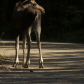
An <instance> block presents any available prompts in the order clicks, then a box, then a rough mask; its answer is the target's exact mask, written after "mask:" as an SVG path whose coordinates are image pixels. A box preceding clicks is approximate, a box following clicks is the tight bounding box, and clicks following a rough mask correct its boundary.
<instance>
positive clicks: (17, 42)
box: [13, 35, 19, 67]
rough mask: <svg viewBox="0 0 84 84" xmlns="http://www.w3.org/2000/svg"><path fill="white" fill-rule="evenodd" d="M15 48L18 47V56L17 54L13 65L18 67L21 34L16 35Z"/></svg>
mask: <svg viewBox="0 0 84 84" xmlns="http://www.w3.org/2000/svg"><path fill="white" fill-rule="evenodd" d="M15 49H16V56H15V62H14V64H13V67H16V66H17V65H18V63H19V59H18V50H19V35H17V37H16V45H15Z"/></svg>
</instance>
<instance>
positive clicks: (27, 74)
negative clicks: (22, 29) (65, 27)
mask: <svg viewBox="0 0 84 84" xmlns="http://www.w3.org/2000/svg"><path fill="white" fill-rule="evenodd" d="M41 43H42V55H43V59H44V68H43V69H39V68H38V67H39V51H38V48H37V44H36V42H32V46H31V52H30V60H31V64H30V66H29V68H22V61H23V51H22V41H20V49H19V61H20V63H19V65H18V67H17V68H14V67H12V65H13V62H14V58H15V41H5V40H4V41H1V42H0V54H1V55H3V56H5V60H6V61H5V62H3V66H7V67H8V69H10V71H3V72H2V71H1V72H0V84H32V83H36V84H40V83H42V84H48V83H50V84H84V44H78V43H58V42H41Z"/></svg>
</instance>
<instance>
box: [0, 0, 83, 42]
mask: <svg viewBox="0 0 84 84" xmlns="http://www.w3.org/2000/svg"><path fill="white" fill-rule="evenodd" d="M18 1H19V0H1V1H0V39H11V40H12V39H14V35H13V31H12V25H11V16H12V12H13V9H14V6H15V3H16V2H18ZM21 1H24V0H21ZM36 2H37V3H38V4H39V5H41V6H43V7H44V8H45V14H44V15H42V33H41V41H58V42H80V43H84V0H36ZM20 39H21V38H20ZM35 39H36V37H35V34H34V33H32V40H35Z"/></svg>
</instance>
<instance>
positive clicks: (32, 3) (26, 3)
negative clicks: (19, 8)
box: [22, 0, 45, 14]
mask: <svg viewBox="0 0 84 84" xmlns="http://www.w3.org/2000/svg"><path fill="white" fill-rule="evenodd" d="M22 4H23V6H24V8H27V7H28V6H33V7H35V8H37V9H38V10H40V11H41V13H42V14H44V13H45V9H44V8H43V7H41V6H40V5H38V4H37V3H36V1H35V0H25V1H24V2H22Z"/></svg>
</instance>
